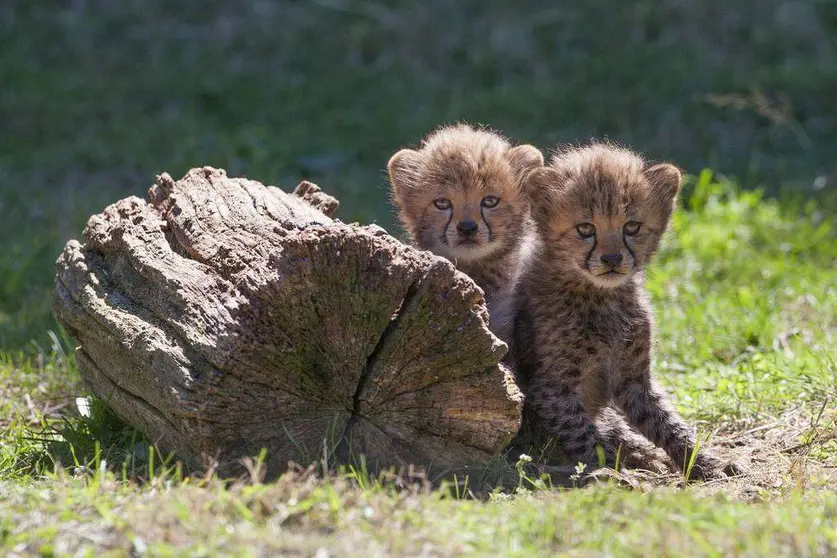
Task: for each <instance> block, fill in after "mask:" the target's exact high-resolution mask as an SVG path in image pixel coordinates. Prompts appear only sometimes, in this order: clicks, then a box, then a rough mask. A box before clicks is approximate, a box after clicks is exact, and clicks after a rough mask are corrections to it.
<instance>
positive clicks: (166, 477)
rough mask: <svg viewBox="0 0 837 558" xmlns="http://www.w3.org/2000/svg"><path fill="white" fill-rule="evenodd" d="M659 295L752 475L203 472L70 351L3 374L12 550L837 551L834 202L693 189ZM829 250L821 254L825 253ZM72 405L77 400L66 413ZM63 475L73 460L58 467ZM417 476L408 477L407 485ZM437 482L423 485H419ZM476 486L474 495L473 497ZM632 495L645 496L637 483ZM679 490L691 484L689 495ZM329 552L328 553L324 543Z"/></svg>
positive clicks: (666, 378) (661, 315) (684, 379)
mask: <svg viewBox="0 0 837 558" xmlns="http://www.w3.org/2000/svg"><path fill="white" fill-rule="evenodd" d="M689 190H690V191H691V194H690V195H689V196H688V197H687V199H686V203H685V206H686V207H685V208H684V209H683V210H681V211H680V212H678V213H677V216H676V218H675V222H674V226H673V231H672V233H671V234H670V235H669V236H668V237H667V238H666V242H665V245H664V248H663V250H662V251H661V254H660V257H659V260H658V263H657V265H655V266H654V267H653V268H652V269H651V270H650V271H649V277H648V285H649V289H650V291H651V293H652V297H653V303H654V306H655V308H656V312H657V316H658V321H659V324H658V325H659V346H658V352H657V356H656V361H657V363H656V364H657V369H658V372H659V376H660V378H661V380H662V381H663V383H664V384H665V385H666V387H667V388H669V390H670V391H671V392H673V394H674V395H675V397H676V401H677V404H678V407H679V409H680V411H681V412H682V413H683V414H684V415H685V416H686V417H687V419H688V420H689V421H691V422H698V423H699V424H700V425H701V429H702V431H703V432H704V433H705V434H712V436H711V437H710V440H709V442H708V443H709V445H711V446H713V447H714V448H715V449H716V450H717V451H720V452H721V453H724V454H726V455H728V456H734V457H736V458H739V459H742V460H744V461H745V463H747V464H749V466H750V467H751V471H750V473H749V474H748V475H745V476H744V477H742V478H740V479H732V480H729V481H721V482H715V483H707V484H693V485H687V486H683V485H682V483H681V482H678V481H677V479H672V478H663V479H661V478H655V477H652V476H646V477H643V476H642V475H640V474H630V473H626V475H625V476H624V477H606V478H605V479H604V480H602V481H600V482H597V483H594V484H593V485H591V486H588V487H587V488H586V489H583V490H582V489H576V490H572V489H570V490H562V489H557V488H552V487H551V486H550V484H549V482H548V480H546V479H537V478H528V477H527V478H523V479H521V481H520V484H519V485H518V487H517V489H514V488H513V487H512V489H511V490H499V489H498V490H494V491H489V492H484V491H482V490H481V489H482V488H484V487H476V486H473V484H474V482H473V479H467V478H460V479H458V480H457V481H456V484H445V485H443V486H441V487H436V488H431V487H429V486H427V485H426V483H423V482H419V481H416V482H415V483H414V484H411V480H415V478H416V477H402V478H399V477H397V476H395V477H381V478H371V477H370V476H369V475H368V474H367V473H365V471H358V470H345V469H344V470H333V471H332V472H331V473H329V475H328V476H327V477H325V478H323V477H322V475H318V474H316V473H314V472H313V471H314V470H315V469H311V470H309V471H302V470H301V469H300V470H295V471H292V472H289V473H288V474H286V475H285V476H283V477H281V478H280V479H279V480H278V481H276V482H274V483H269V484H263V483H261V482H259V478H260V477H259V473H258V467H257V466H254V467H253V471H254V472H253V474H252V475H251V477H250V478H248V479H243V480H241V481H239V482H234V483H229V482H222V481H220V480H218V479H215V478H212V477H208V478H201V477H189V476H184V475H183V473H182V471H180V470H179V469H178V468H177V465H176V462H175V461H173V460H166V459H161V458H160V456H155V455H154V453H153V447H152V448H151V452H149V450H148V449H147V448H148V446H147V445H145V444H147V442H145V441H144V440H142V439H141V438H138V437H136V435H135V434H134V433H133V432H132V431H131V429H130V428H127V427H125V426H124V425H122V424H120V423H119V422H118V421H117V420H116V419H115V418H114V417H112V416H111V415H109V414H108V413H107V410H106V409H105V408H103V407H102V406H101V405H100V404H98V403H97V402H95V401H94V402H93V407H92V408H91V409H90V410H89V412H85V413H80V412H79V410H78V408H77V402H76V400H75V398H76V397H79V396H83V395H84V390H83V388H82V387H81V386H80V385H79V384H78V374H77V372H76V371H75V369H74V368H73V363H72V359H71V358H68V357H67V356H65V353H64V351H63V349H62V347H64V342H62V341H61V340H60V339H58V338H57V337H56V338H54V344H53V347H52V348H50V349H46V350H45V351H44V352H43V353H41V356H40V357H39V358H32V357H30V356H26V355H22V354H21V355H17V356H10V355H7V356H6V357H5V358H4V360H3V361H2V364H0V410H2V413H0V416H8V417H10V418H9V419H8V420H7V422H6V423H4V424H3V425H2V426H3V427H4V428H3V429H2V430H0V432H2V434H0V448H1V449H0V494H2V500H0V507H2V508H3V510H4V513H3V514H2V516H0V517H2V519H0V549H3V550H4V551H6V552H18V553H24V552H34V553H38V552H40V553H42V554H49V553H55V554H64V553H66V554H76V553H81V554H84V553H91V552H94V553H96V554H97V555H98V554H100V553H102V552H105V551H108V550H110V551H113V552H116V553H118V554H121V553H124V552H128V551H132V552H135V553H147V554H148V555H176V554H179V553H183V552H189V553H191V554H197V555H215V554H241V553H243V554H260V553H261V554H270V553H281V552H285V553H292V554H315V553H316V552H318V551H320V552H321V553H322V552H325V551H328V552H331V553H338V554H357V555H361V554H363V555H367V554H375V553H379V554H394V555H412V554H419V553H422V552H435V553H437V554H441V555H453V554H462V553H467V554H473V555H486V556H487V555H497V553H500V554H502V555H524V554H529V555H531V554H532V553H537V554H546V553H556V552H558V553H561V552H568V553H570V554H572V555H596V554H601V553H609V554H617V553H618V555H626V556H634V555H636V556H639V555H656V554H664V553H667V554H675V555H676V554H690V555H705V556H720V555H730V554H735V555H741V556H761V555H776V556H782V555H786V556H799V555H803V556H805V555H823V554H828V553H831V552H835V551H837V531H835V527H834V525H835V524H837V523H835V516H837V500H836V499H835V497H834V489H835V487H837V474H835V473H837V413H835V402H837V380H835V378H837V367H836V366H835V360H834V355H835V354H837V350H836V349H837V327H835V324H837V321H835V318H837V303H835V301H837V297H835V292H834V290H835V288H837V287H835V286H837V266H834V265H833V263H834V262H835V261H837V229H835V228H834V226H833V224H832V223H833V220H832V219H831V218H830V217H829V214H828V213H827V212H825V210H823V209H822V208H817V207H815V206H814V205H813V204H810V203H809V204H807V205H802V206H797V207H792V206H790V205H788V204H784V205H783V204H781V203H780V202H778V201H775V200H765V199H763V198H762V196H761V194H760V193H759V192H754V191H740V190H738V189H736V188H735V187H734V186H733V185H731V184H730V183H728V182H719V181H716V180H714V179H713V178H711V175H710V174H709V173H704V174H702V175H700V177H698V178H697V179H695V180H694V181H693V184H692V185H691V186H690V188H689ZM809 247H810V248H809ZM62 404H63V406H62ZM56 463H61V464H63V466H59V465H56ZM405 478H406V479H407V480H404V479H405ZM419 480H420V478H419ZM469 482H470V483H471V484H470V485H469ZM620 485H622V486H627V487H628V489H626V488H620ZM678 487H679V488H678ZM320 549H325V550H320Z"/></svg>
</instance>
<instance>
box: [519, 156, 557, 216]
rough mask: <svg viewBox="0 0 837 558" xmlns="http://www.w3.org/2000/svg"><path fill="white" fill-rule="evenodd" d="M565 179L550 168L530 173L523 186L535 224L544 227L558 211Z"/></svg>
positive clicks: (541, 168) (542, 168)
mask: <svg viewBox="0 0 837 558" xmlns="http://www.w3.org/2000/svg"><path fill="white" fill-rule="evenodd" d="M565 182H566V180H565V178H564V177H563V176H562V175H561V174H560V173H559V172H558V171H556V170H555V169H553V168H552V167H548V166H547V167H540V168H538V169H535V170H534V171H532V172H531V173H530V174H529V176H528V178H527V180H526V184H525V186H524V191H525V193H526V197H527V198H528V200H529V204H530V207H531V210H532V216H533V217H534V219H535V222H537V223H541V224H543V225H546V224H547V223H548V222H549V221H550V220H551V219H552V218H553V217H554V216H555V214H556V212H557V211H559V209H558V207H559V206H560V205H561V202H562V192H563V190H564V185H565Z"/></svg>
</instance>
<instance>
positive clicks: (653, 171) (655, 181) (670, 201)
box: [645, 163, 682, 224]
mask: <svg viewBox="0 0 837 558" xmlns="http://www.w3.org/2000/svg"><path fill="white" fill-rule="evenodd" d="M645 177H646V178H647V179H648V183H649V184H650V185H651V203H653V204H655V205H657V208H658V211H659V215H662V217H663V220H664V224H667V223H668V220H669V219H670V218H671V214H672V213H674V210H675V209H677V193H678V192H679V191H680V183H681V181H682V175H681V174H680V169H678V168H677V167H675V166H674V165H672V164H671V163H661V164H659V165H654V166H652V167H649V168H648V169H646V170H645Z"/></svg>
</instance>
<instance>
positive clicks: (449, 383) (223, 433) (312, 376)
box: [54, 167, 521, 476]
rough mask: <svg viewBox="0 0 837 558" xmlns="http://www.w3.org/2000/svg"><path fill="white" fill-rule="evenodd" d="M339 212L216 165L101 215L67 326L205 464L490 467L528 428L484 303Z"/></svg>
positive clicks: (132, 401)
mask: <svg viewBox="0 0 837 558" xmlns="http://www.w3.org/2000/svg"><path fill="white" fill-rule="evenodd" d="M336 208H337V201H336V200H335V199H334V198H332V197H330V196H328V195H326V194H324V193H323V192H322V191H321V190H320V189H319V188H318V187H317V186H316V185H313V184H310V183H305V182H304V183H302V184H300V186H299V187H297V190H296V191H295V193H294V195H289V194H286V193H284V192H282V191H281V190H279V189H278V188H275V187H266V186H264V185H262V184H260V183H258V182H255V181H252V180H247V179H243V178H228V177H227V176H226V173H225V172H224V171H223V170H217V169H213V168H211V167H204V168H197V169H192V170H191V171H190V172H188V173H187V174H186V176H184V177H183V179H181V180H180V181H177V182H175V181H174V180H172V178H171V177H170V176H169V175H167V174H163V175H161V176H158V177H157V180H156V184H155V185H154V186H152V187H151V189H150V190H149V195H148V201H145V200H142V199H140V198H137V197H130V198H127V199H123V200H121V201H119V202H117V203H115V204H113V205H110V206H109V207H107V208H106V209H105V210H104V211H103V212H102V213H100V214H98V215H94V216H93V217H91V218H90V219H89V221H88V223H87V227H86V228H85V230H84V233H83V243H82V242H78V241H76V240H70V241H69V242H68V243H67V245H66V246H65V248H64V251H63V252H62V254H61V255H60V256H59V258H58V261H57V282H56V290H55V301H54V302H55V311H56V315H57V317H58V320H59V322H60V323H61V324H62V326H63V327H64V328H65V329H66V330H67V332H68V333H69V334H70V335H71V336H72V337H73V338H75V339H76V340H77V341H78V342H79V344H80V346H79V347H78V349H77V350H76V360H77V363H78V367H79V369H80V371H81V374H82V376H83V378H84V380H85V382H86V384H87V385H88V386H89V388H90V389H91V390H92V392H93V393H94V394H95V395H97V396H98V397H100V398H102V399H104V400H105V401H106V402H107V403H108V404H109V405H110V406H111V408H112V409H113V410H114V411H115V412H116V413H117V414H118V415H119V416H120V417H121V418H122V419H123V420H125V421H126V422H128V423H129V424H131V425H134V426H135V427H137V428H139V429H140V430H141V431H143V432H144V433H145V434H146V435H147V436H149V438H150V439H151V440H152V441H154V442H155V443H156V444H158V446H160V448H161V449H163V450H164V451H173V452H175V454H176V455H177V456H178V458H179V459H181V460H182V461H183V462H184V463H185V464H186V465H188V466H190V467H194V468H206V467H209V466H215V467H217V469H218V471H219V472H221V474H225V475H226V474H235V473H236V472H238V471H240V470H241V469H240V460H241V458H243V457H245V456H254V455H257V454H258V453H259V452H260V450H261V449H262V448H264V449H266V450H267V456H268V458H267V470H268V474H269V475H271V476H273V475H275V474H278V473H279V472H281V471H282V470H283V469H284V468H285V467H286V465H287V463H288V462H289V461H295V462H297V463H304V462H306V461H310V460H313V459H320V458H322V457H324V455H323V454H324V451H325V452H326V453H327V457H328V458H329V459H335V460H340V461H344V460H347V459H351V458H352V457H358V456H360V455H361V454H363V455H365V456H366V458H367V460H368V462H369V463H370V464H377V465H379V466H384V467H388V466H401V465H405V464H408V463H411V464H417V465H424V466H429V467H433V468H435V469H439V468H441V469H445V470H449V469H459V468H462V467H469V466H476V465H480V464H484V463H485V462H486V461H488V460H489V459H490V458H491V457H492V456H494V455H496V454H497V453H498V452H499V451H500V450H501V449H502V448H503V447H504V446H505V445H506V444H507V443H508V441H509V440H510V439H511V437H512V436H513V435H514V433H515V432H516V431H517V429H518V427H519V425H520V412H521V396H520V393H519V392H518V391H517V387H516V386H515V385H514V381H513V380H512V378H511V377H510V375H509V374H508V373H507V372H504V369H503V368H502V367H501V366H499V365H498V363H499V361H500V359H501V358H502V357H503V355H504V354H505V352H506V347H505V345H504V344H503V343H502V342H500V341H499V340H498V339H497V338H496V337H494V336H493V335H492V334H491V333H490V332H489V330H488V328H487V323H488V314H487V310H486V307H485V304H484V300H483V294H482V291H480V289H479V288H478V287H477V286H476V285H475V284H474V283H473V281H471V280H470V279H469V278H468V277H467V276H465V275H464V274H462V273H460V272H458V271H456V270H455V269H454V267H453V266H452V265H451V264H450V263H449V262H448V261H447V260H445V259H442V258H439V257H436V256H433V255H432V254H430V253H427V252H419V251H417V250H415V249H413V248H411V247H409V246H406V245H404V244H402V243H401V242H399V241H398V240H396V239H395V238H393V237H391V236H389V235H387V234H386V232H385V231H384V230H383V229H381V228H380V227H377V226H374V225H373V226H355V225H347V224H344V223H341V222H339V221H336V220H332V219H331V218H330V215H331V214H332V213H333V211H334V210H335V209H336Z"/></svg>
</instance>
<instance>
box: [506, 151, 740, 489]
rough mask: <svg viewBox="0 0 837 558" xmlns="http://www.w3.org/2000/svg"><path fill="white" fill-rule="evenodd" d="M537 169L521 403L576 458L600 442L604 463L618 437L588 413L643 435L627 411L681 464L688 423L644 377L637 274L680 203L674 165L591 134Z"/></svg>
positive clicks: (591, 455)
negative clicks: (592, 140) (535, 242)
mask: <svg viewBox="0 0 837 558" xmlns="http://www.w3.org/2000/svg"><path fill="white" fill-rule="evenodd" d="M534 180H535V182H536V183H537V185H538V187H539V188H540V190H539V194H538V199H537V200H536V201H533V216H534V219H535V221H536V223H537V228H538V231H539V233H540V235H541V238H542V243H541V244H540V245H539V247H538V251H537V253H536V255H535V256H534V261H533V263H532V264H531V266H530V267H529V269H528V271H527V272H526V274H525V275H524V277H523V278H522V279H521V282H520V285H519V291H518V293H519V294H518V303H517V304H518V307H519V313H518V315H517V320H516V325H515V345H516V346H517V347H518V353H517V359H518V374H519V375H520V379H521V383H522V384H523V386H522V387H523V391H524V393H525V394H526V405H528V406H530V409H529V410H530V411H534V416H536V417H537V419H538V420H539V421H540V423H541V425H542V426H543V427H545V428H546V430H547V431H548V432H549V433H550V434H551V435H552V436H556V437H558V439H559V441H560V442H561V443H562V444H563V447H564V450H565V451H566V452H567V454H568V455H569V457H570V458H571V459H573V460H578V461H582V462H585V463H590V464H595V463H596V461H597V459H596V445H597V444H601V445H602V447H603V448H605V451H606V455H607V457H608V460H609V461H610V462H611V463H612V462H613V458H614V454H615V451H616V449H615V447H614V441H613V440H612V439H607V438H609V436H607V435H605V434H604V433H603V429H602V427H601V426H600V427H599V428H598V429H597V427H596V422H597V420H599V419H601V418H603V417H605V418H607V420H606V421H605V423H606V425H607V426H608V427H609V428H610V429H611V431H613V429H615V430H616V431H617V432H618V433H619V434H620V436H627V437H630V436H632V435H633V436H636V437H639V436H638V435H637V434H636V433H634V432H633V431H631V429H630V428H628V427H627V425H626V424H624V419H623V418H622V417H623V416H624V418H625V419H627V421H628V423H630V425H631V426H633V427H634V428H635V429H636V430H637V431H639V432H640V433H642V435H644V436H645V437H646V438H648V440H650V441H651V442H653V443H654V444H655V445H656V446H659V447H661V448H662V449H664V450H665V452H666V453H667V454H668V456H669V457H670V458H671V460H672V461H673V462H674V464H675V465H676V466H678V467H680V468H682V467H684V466H685V464H686V463H688V460H689V458H690V455H691V454H692V452H693V451H694V450H695V434H694V432H693V431H692V429H691V428H690V427H689V426H687V425H686V423H685V422H684V421H683V420H682V419H681V418H680V417H679V416H678V415H677V414H676V412H675V411H674V410H673V409H672V407H671V406H670V404H669V403H668V401H667V399H666V396H665V394H664V393H663V392H662V391H661V389H660V388H659V387H658V385H657V384H656V383H655V382H654V380H653V379H652V377H651V336H652V329H653V316H652V312H651V307H650V304H649V302H648V297H647V295H646V292H645V290H644V287H643V275H642V270H643V267H645V266H646V265H647V264H648V262H649V261H650V260H651V258H652V256H653V254H654V253H655V251H656V250H657V247H658V245H659V242H660V238H661V235H662V234H663V232H664V231H665V229H666V227H667V226H668V222H669V219H670V217H671V215H672V213H673V211H674V209H675V207H676V198H677V193H678V190H679V189H680V181H681V176H680V171H679V170H678V169H677V168H676V167H675V166H673V165H670V164H659V165H654V166H650V167H649V166H648V165H647V164H646V163H645V161H644V160H643V159H642V158H640V157H639V156H638V155H636V154H634V153H633V152H631V151H629V150H627V149H622V148H616V147H613V146H610V145H605V144H593V145H589V146H587V147H581V148H572V149H569V150H566V151H564V152H559V153H557V154H556V155H555V156H554V157H553V159H552V161H551V164H550V165H549V166H547V167H544V168H543V169H542V170H541V171H539V172H538V173H537V176H536V177H535V178H534ZM611 404H614V405H615V407H616V408H617V409H618V410H619V411H621V413H619V412H617V411H616V410H615V409H613V408H612V407H610V405H611ZM614 417H616V418H617V419H618V421H621V423H620V424H614V423H613V420H614ZM628 442H629V443H628V446H630V445H632V444H631V442H630V441H628ZM646 443H647V442H646ZM734 472H736V467H735V466H734V465H731V464H730V465H727V464H725V463H723V462H722V461H721V460H720V459H718V458H717V457H715V456H714V455H712V454H710V453H708V452H706V451H701V452H699V453H698V454H697V456H696V460H695V463H694V467H693V469H692V474H693V475H695V476H698V477H702V478H713V477H722V476H724V475H725V474H727V473H734Z"/></svg>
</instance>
